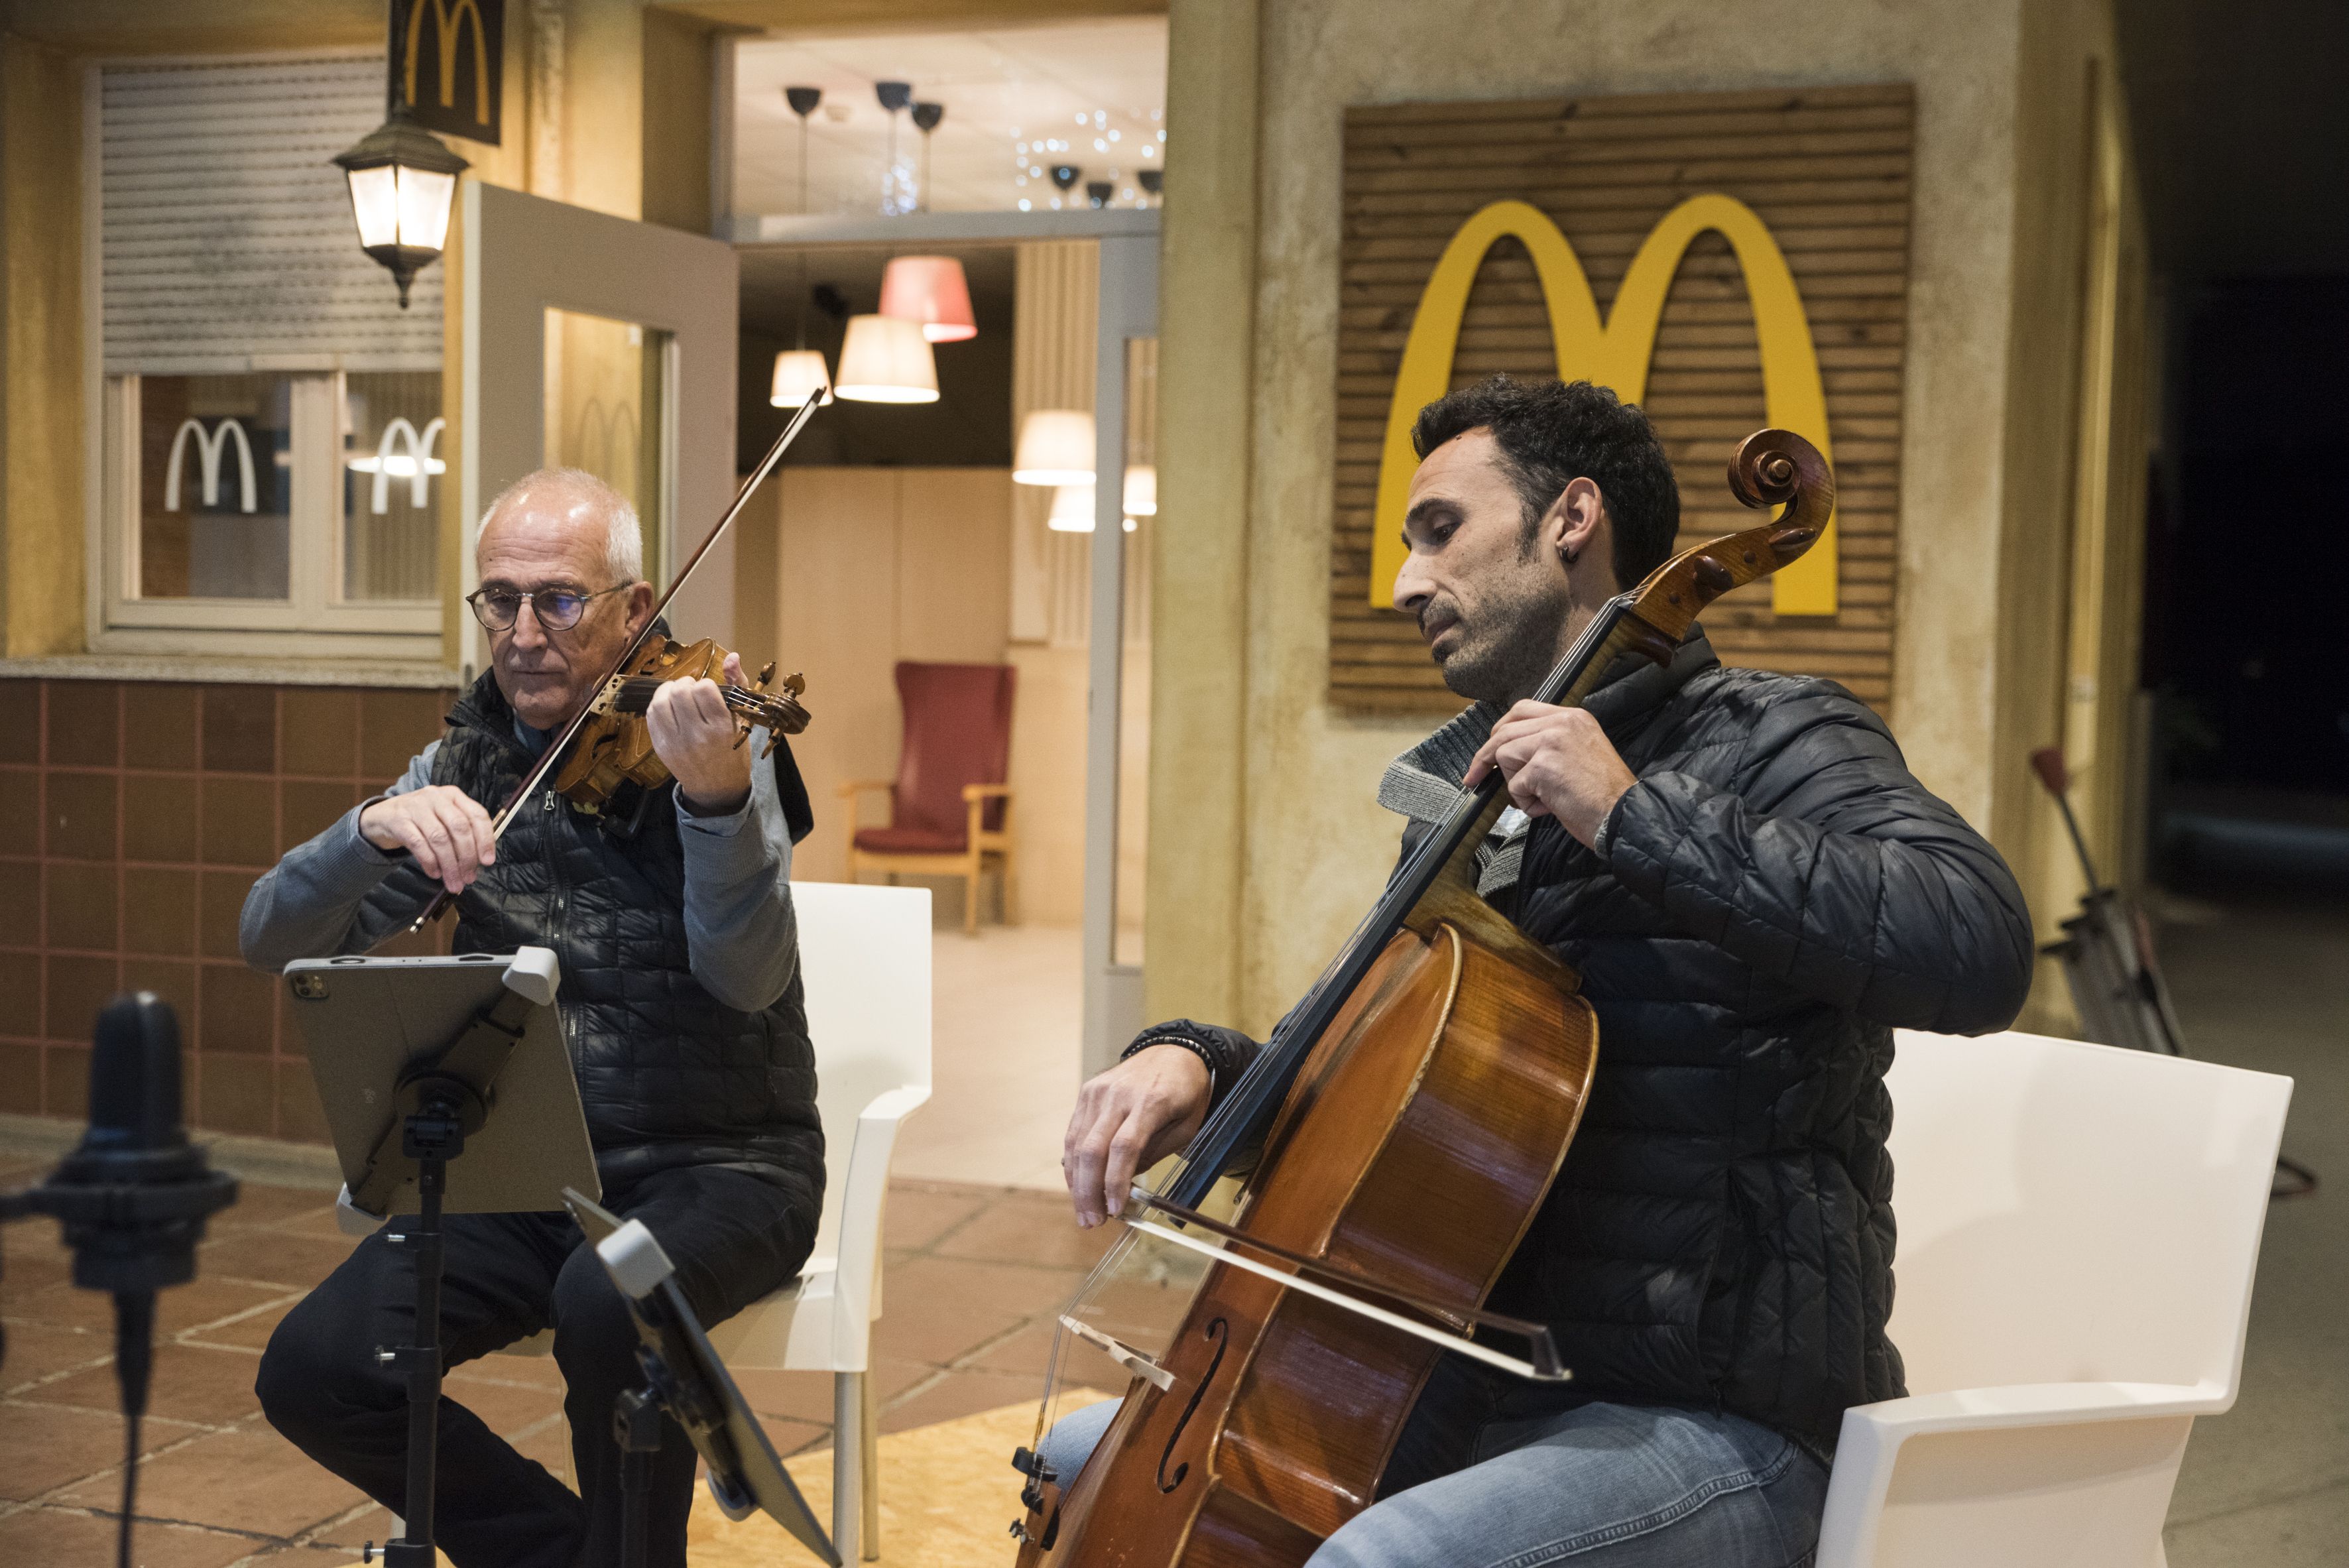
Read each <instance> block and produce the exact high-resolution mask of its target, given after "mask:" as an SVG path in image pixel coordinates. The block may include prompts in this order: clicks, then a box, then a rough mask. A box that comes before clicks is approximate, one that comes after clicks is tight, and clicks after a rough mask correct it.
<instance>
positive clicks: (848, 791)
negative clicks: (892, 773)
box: [833, 779, 897, 800]
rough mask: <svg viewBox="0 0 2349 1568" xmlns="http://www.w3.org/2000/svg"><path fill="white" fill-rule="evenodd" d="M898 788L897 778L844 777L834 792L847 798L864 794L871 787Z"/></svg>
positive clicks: (842, 797)
mask: <svg viewBox="0 0 2349 1568" xmlns="http://www.w3.org/2000/svg"><path fill="white" fill-rule="evenodd" d="M896 788H897V781H896V780H895V779H844V780H843V781H842V782H841V783H840V784H838V785H836V786H835V787H834V788H833V793H834V794H836V795H838V796H839V797H840V798H841V799H843V800H845V799H848V798H849V797H850V796H851V795H862V794H864V792H865V791H867V790H870V789H896Z"/></svg>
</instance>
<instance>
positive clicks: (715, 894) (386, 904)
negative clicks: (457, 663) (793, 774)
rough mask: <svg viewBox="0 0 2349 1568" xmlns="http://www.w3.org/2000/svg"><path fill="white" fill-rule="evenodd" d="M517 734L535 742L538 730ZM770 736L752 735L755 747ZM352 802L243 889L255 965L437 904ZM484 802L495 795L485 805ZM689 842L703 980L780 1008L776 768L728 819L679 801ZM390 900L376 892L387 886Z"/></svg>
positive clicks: (752, 1004)
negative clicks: (379, 844) (378, 841)
mask: <svg viewBox="0 0 2349 1568" xmlns="http://www.w3.org/2000/svg"><path fill="white" fill-rule="evenodd" d="M517 731H518V735H519V738H522V739H523V742H524V744H525V745H527V746H530V747H532V748H533V749H535V748H536V747H537V745H539V744H543V740H542V738H540V737H538V736H537V735H536V734H535V732H530V733H522V732H520V727H519V726H517ZM764 740H765V737H764V736H763V735H758V736H754V737H753V738H752V739H751V742H750V745H751V748H752V750H753V754H754V755H755V754H756V752H757V751H758V750H759V749H761V748H763V743H764ZM439 751H440V742H439V741H437V740H436V741H434V742H432V744H431V745H429V746H427V747H426V748H424V750H423V752H422V753H421V754H420V755H419V756H418V757H417V758H415V759H414V760H412V761H410V762H409V765H408V771H407V772H406V773H404V774H402V775H401V776H400V779H399V781H398V783H396V784H394V785H392V786H391V788H390V789H387V790H385V791H384V793H383V795H381V796H378V797H376V799H385V798H387V797H388V796H392V795H401V794H406V793H407V792H408V791H409V790H412V789H423V788H424V787H425V786H427V785H429V784H430V783H431V782H432V759H433V758H434V756H435V755H437V754H438V753H439ZM372 804H374V801H373V800H369V801H367V802H366V803H364V804H361V805H359V806H356V807H353V808H352V809H351V810H349V811H348V812H347V813H345V814H344V816H343V817H342V819H341V820H339V821H337V822H336V823H335V825H334V826H333V827H331V828H328V829H327V830H326V831H325V832H323V833H320V834H319V835H318V836H317V837H316V838H315V839H312V840H311V841H309V842H307V843H305V844H300V845H297V846H295V848H294V849H291V850H289V851H286V852H285V859H283V860H281V861H278V862H277V864H276V866H275V867H274V869H273V870H271V871H270V872H268V873H267V874H266V875H264V876H263V877H262V879H261V880H260V881H259V882H255V883H254V885H253V891H252V892H250V893H248V894H246V895H245V900H244V913H243V917H242V918H241V919H240V920H239V922H238V923H237V944H238V946H239V948H240V949H241V950H242V951H243V954H244V961H245V962H246V963H247V964H250V965H253V966H254V968H256V969H266V970H271V971H275V970H280V969H283V968H285V965H288V964H290V963H292V962H293V961H294V960H295V959H297V958H319V957H326V956H327V955H330V954H343V953H363V952H365V951H367V949H368V948H370V947H373V946H374V945H375V944H378V942H381V941H383V940H385V939H386V938H387V937H389V936H391V935H393V934H396V933H397V932H398V931H399V930H401V929H402V928H404V927H405V926H406V925H407V924H408V923H409V922H410V921H411V920H413V919H414V918H415V917H416V915H417V914H418V913H419V912H420V911H421V910H422V909H423V908H424V906H425V904H426V903H429V902H430V901H431V897H432V894H433V892H434V891H435V890H436V889H437V888H438V887H439V885H440V884H439V883H437V882H431V881H430V880H429V879H428V878H426V877H425V875H424V874H423V873H422V872H419V871H418V870H417V869H416V865H415V862H414V861H411V860H410V859H409V857H408V856H407V855H405V854H398V853H386V852H385V851H381V850H378V849H377V848H376V847H375V846H374V845H373V844H370V843H368V842H367V839H366V838H365V837H364V836H363V835H362V834H361V833H360V832H359V813H360V812H361V811H364V810H367V806H368V805H372ZM484 804H485V805H487V804H489V802H484ZM676 810H677V820H678V838H679V839H680V840H681V841H683V844H684V850H685V929H686V943H687V946H688V952H689V955H690V957H689V961H690V963H691V965H692V967H693V977H694V979H696V980H697V981H698V982H700V984H701V985H702V987H703V989H705V990H707V991H708V992H709V994H710V995H712V996H715V997H717V998H718V1000H719V1001H720V1002H723V1003H724V1004H725V1005H726V1006H730V1007H735V1008H740V1010H742V1011H743V1012H746V1013H755V1012H758V1011H760V1010H761V1009H762V1008H765V1007H768V1006H772V1005H773V1003H774V1002H775V1000H776V999H777V998H778V997H780V996H781V995H782V994H783V988H784V987H785V986H786V985H789V984H791V979H792V973H793V971H794V970H795V969H796V968H797V967H798V965H799V928H798V923H797V920H796V917H795V916H794V914H793V913H792V890H791V874H792V839H791V830H790V829H789V828H788V827H787V826H786V825H785V823H784V820H783V807H782V801H781V798H780V797H779V796H778V795H777V793H776V790H775V773H774V769H771V768H767V767H754V768H753V769H751V770H750V800H749V801H748V802H746V803H745V804H744V805H743V806H742V808H741V809H740V810H736V811H732V812H730V813H727V814H725V815H722V816H709V817H703V816H697V815H695V814H694V813H693V812H691V811H688V810H686V808H685V803H684V801H683V800H682V799H680V800H678V803H677V807H676ZM379 893H380V894H383V895H390V896H378V894H379Z"/></svg>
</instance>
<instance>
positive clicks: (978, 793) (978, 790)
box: [962, 784, 1011, 800]
mask: <svg viewBox="0 0 2349 1568" xmlns="http://www.w3.org/2000/svg"><path fill="white" fill-rule="evenodd" d="M998 795H999V796H1001V797H1002V798H1003V799H1007V800H1008V799H1010V798H1011V786H1010V785H1009V784H966V785H964V786H963V787H962V798H963V799H965V800H984V799H988V797H989V796H998Z"/></svg>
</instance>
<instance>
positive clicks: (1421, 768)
mask: <svg viewBox="0 0 2349 1568" xmlns="http://www.w3.org/2000/svg"><path fill="white" fill-rule="evenodd" d="M1720 662H1721V661H1720V660H1719V659H1718V658H1716V657H1715V656H1714V655H1713V645H1712V644H1711V643H1708V642H1707V641H1706V640H1705V635H1704V628H1703V627H1702V626H1692V627H1691V628H1690V629H1689V634H1688V638H1687V640H1686V641H1684V642H1683V643H1682V644H1681V647H1680V652H1678V653H1677V654H1675V655H1672V662H1671V664H1669V665H1654V664H1651V663H1649V662H1648V661H1647V660H1646V659H1644V658H1641V657H1640V656H1639V655H1633V654H1626V655H1623V656H1622V657H1621V658H1619V659H1618V660H1617V661H1616V662H1615V664H1614V665H1613V666H1612V667H1611V668H1610V669H1609V671H1608V672H1607V676H1606V678H1605V679H1604V680H1603V681H1602V682H1601V683H1600V684H1599V689H1598V690H1597V691H1594V692H1592V693H1591V694H1590V696H1588V698H1586V699H1584V702H1583V705H1582V706H1583V707H1586V708H1588V710H1589V711H1590V713H1591V716H1592V717H1595V718H1597V719H1598V720H1599V724H1600V726H1601V727H1604V728H1605V729H1606V730H1607V731H1608V733H1609V735H1610V736H1611V735H1613V734H1615V733H1616V732H1617V730H1618V729H1619V727H1621V726H1623V725H1625V724H1627V723H1628V722H1629V721H1630V720H1631V719H1633V718H1634V717H1638V716H1639V715H1640V714H1644V713H1646V712H1648V711H1650V710H1651V709H1652V708H1654V707H1658V706H1660V705H1661V703H1662V702H1663V701H1664V700H1665V699H1666V698H1667V697H1669V696H1671V695H1672V693H1674V692H1676V691H1678V690H1679V689H1680V688H1681V687H1682V685H1684V684H1685V683H1686V682H1687V681H1688V680H1689V678H1690V677H1691V676H1694V675H1696V674H1697V673H1698V672H1699V671H1701V670H1706V669H1711V668H1712V667H1713V666H1714V665H1718V664H1719V663H1720ZM1502 712H1503V710H1502V708H1501V707H1500V706H1499V705H1498V704H1495V703H1489V702H1477V703H1471V704H1470V705H1469V706H1468V707H1466V708H1465V709H1464V710H1463V711H1462V712H1461V713H1460V714H1459V715H1458V716H1457V717H1454V718H1452V719H1451V720H1449V721H1448V722H1446V723H1445V724H1444V726H1443V727H1441V728H1439V729H1438V730H1436V732H1435V733H1434V734H1433V735H1431V736H1429V737H1428V738H1426V739H1425V740H1423V741H1421V742H1420V743H1419V744H1418V745H1417V746H1414V747H1413V748H1411V749H1410V750H1408V751H1406V752H1404V753H1403V754H1402V756H1400V757H1398V758H1395V759H1394V760H1393V761H1392V762H1390V763H1388V764H1387V770H1386V773H1385V775H1384V776H1383V777H1381V779H1380V780H1379V804H1380V805H1381V806H1384V807H1385V808H1386V809H1387V810H1390V811H1392V812H1394V813H1396V814H1397V815H1398V816H1402V817H1407V818H1409V819H1410V820H1412V821H1413V822H1414V823H1435V822H1440V821H1442V820H1444V816H1445V815H1446V814H1447V813H1449V812H1450V811H1451V810H1452V808H1453V806H1454V804H1455V803H1456V802H1457V801H1458V800H1459V799H1460V779H1461V777H1462V776H1463V775H1464V774H1465V773H1466V772H1467V771H1468V764H1469V763H1470V762H1471V761H1473V760H1475V756H1476V750H1477V748H1479V747H1481V746H1483V745H1484V744H1485V737H1486V736H1488V735H1490V734H1492V733H1493V726H1494V725H1495V724H1497V723H1499V722H1500V718H1501V714H1502ZM1532 825H1533V821H1532V819H1531V818H1529V817H1527V816H1526V814H1525V813H1524V812H1523V811H1520V810H1517V809H1516V807H1514V806H1512V807H1510V808H1509V809H1507V810H1505V811H1503V812H1502V813H1501V818H1500V820H1499V821H1497V822H1495V824H1494V826H1493V830H1492V832H1491V833H1490V834H1489V835H1487V836H1486V838H1485V842H1484V843H1483V844H1481V845H1479V846H1478V847H1477V851H1476V891H1477V892H1479V893H1480V894H1482V895H1484V896H1485V897H1487V898H1490V897H1491V896H1492V895H1493V894H1494V893H1495V892H1500V891H1501V890H1503V889H1505V888H1508V887H1512V886H1514V885H1516V880H1517V872H1518V869H1519V867H1520V866H1522V865H1523V863H1524V861H1525V851H1526V830H1527V829H1528V828H1530V827H1531V826H1532Z"/></svg>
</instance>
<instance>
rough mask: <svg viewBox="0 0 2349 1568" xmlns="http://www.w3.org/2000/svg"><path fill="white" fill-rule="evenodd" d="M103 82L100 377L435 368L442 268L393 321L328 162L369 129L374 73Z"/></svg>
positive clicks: (379, 98) (268, 64)
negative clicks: (106, 374) (102, 338)
mask: <svg viewBox="0 0 2349 1568" xmlns="http://www.w3.org/2000/svg"><path fill="white" fill-rule="evenodd" d="M100 77H101V80H100V107H99V116H100V136H101V142H102V147H101V152H100V156H101V160H102V161H101V163H100V174H99V188H100V189H99V204H100V215H99V222H100V235H101V239H100V254H101V258H102V267H103V279H102V283H101V290H102V300H103V310H102V315H103V320H104V331H105V359H106V368H107V371H108V372H109V374H123V373H132V372H136V373H141V374H149V375H173V374H214V373H234V372H239V371H243V370H248V369H285V370H294V369H305V370H313V369H315V370H329V369H336V368H340V369H345V370H435V369H438V368H440V263H437V262H436V263H433V264H432V265H431V266H429V267H427V268H425V270H424V271H423V272H422V273H419V275H418V277H417V280H416V284H415V287H414V289H413V291H412V293H411V294H410V304H409V308H408V309H407V310H405V311H403V310H401V309H400V308H399V294H398V289H397V288H396V287H395V286H394V285H393V284H392V281H391V274H390V273H388V272H386V271H385V270H384V269H383V268H382V267H380V266H378V265H377V264H376V263H374V262H373V261H371V260H369V259H368V258H367V254H366V253H365V252H363V251H361V250H360V249H359V245H358V233H357V229H356V228H355V227H354V226H353V224H352V222H351V202H350V196H349V194H348V192H347V190H346V188H345V186H344V182H343V171H342V170H340V169H337V168H336V167H335V166H334V164H333V163H331V162H330V161H328V160H330V159H332V158H333V157H334V156H335V154H336V153H338V152H340V151H342V150H344V149H346V148H347V147H349V146H350V145H351V144H352V143H353V142H355V141H357V140H358V139H359V138H361V137H362V136H365V135H366V134H367V132H368V131H371V130H373V129H375V128H376V127H377V126H378V125H379V124H381V123H382V121H383V117H384V93H383V88H384V65H383V61H382V59H381V58H380V57H377V58H373V59H368V58H354V57H347V56H344V57H321V58H291V57H288V58H282V59H273V60H266V61H258V62H256V61H244V62H241V63H234V64H222V65H202V64H198V65H171V66H120V67H107V68H106V69H105V70H104V71H103V72H101V73H100Z"/></svg>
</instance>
